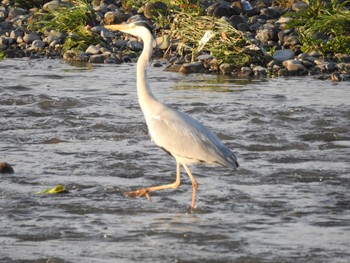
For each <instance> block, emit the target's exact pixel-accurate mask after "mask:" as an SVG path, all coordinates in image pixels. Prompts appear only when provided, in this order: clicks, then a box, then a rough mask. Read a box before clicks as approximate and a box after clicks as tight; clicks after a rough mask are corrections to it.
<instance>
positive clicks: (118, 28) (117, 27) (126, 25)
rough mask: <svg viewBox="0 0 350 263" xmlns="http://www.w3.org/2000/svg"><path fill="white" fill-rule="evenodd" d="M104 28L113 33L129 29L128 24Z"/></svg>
mask: <svg viewBox="0 0 350 263" xmlns="http://www.w3.org/2000/svg"><path fill="white" fill-rule="evenodd" d="M104 28H107V29H109V30H113V31H117V30H119V31H122V30H126V29H128V28H129V25H128V24H118V25H106V26H104Z"/></svg>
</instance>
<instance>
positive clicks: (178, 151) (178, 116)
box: [147, 106, 238, 168]
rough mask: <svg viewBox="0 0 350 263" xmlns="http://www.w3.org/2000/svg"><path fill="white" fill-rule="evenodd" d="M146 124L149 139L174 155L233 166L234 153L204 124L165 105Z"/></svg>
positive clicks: (234, 163) (235, 166) (235, 165)
mask: <svg viewBox="0 0 350 263" xmlns="http://www.w3.org/2000/svg"><path fill="white" fill-rule="evenodd" d="M147 125H148V128H149V132H150V134H151V138H152V140H153V141H154V142H155V143H156V144H157V145H158V146H159V147H162V148H163V149H164V150H166V151H167V152H169V153H170V154H171V155H173V156H174V157H175V158H177V159H182V160H186V161H187V162H188V163H190V162H206V163H209V164H221V165H224V166H230V167H232V168H237V167H238V163H237V159H236V157H235V155H234V154H233V153H232V152H231V150H230V149H228V148H227V147H226V146H225V145H223V144H222V143H221V141H220V140H219V139H218V138H217V137H216V136H215V135H214V134H213V133H212V132H211V131H210V130H209V129H208V128H206V127H205V126H203V125H202V124H201V123H199V122H198V121H197V120H195V119H193V118H191V117H190V116H188V115H186V114H185V113H182V112H179V111H176V110H173V109H171V108H168V107H166V106H165V108H163V109H162V111H161V112H160V114H158V115H153V116H152V117H151V118H150V119H149V120H148V121H147Z"/></svg>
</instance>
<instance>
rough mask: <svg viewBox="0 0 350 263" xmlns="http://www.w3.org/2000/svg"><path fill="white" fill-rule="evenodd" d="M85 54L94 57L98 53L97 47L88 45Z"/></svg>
mask: <svg viewBox="0 0 350 263" xmlns="http://www.w3.org/2000/svg"><path fill="white" fill-rule="evenodd" d="M85 53H87V54H93V55H96V54H98V53H100V48H99V47H97V46H95V45H90V46H89V47H88V48H87V49H86V50H85Z"/></svg>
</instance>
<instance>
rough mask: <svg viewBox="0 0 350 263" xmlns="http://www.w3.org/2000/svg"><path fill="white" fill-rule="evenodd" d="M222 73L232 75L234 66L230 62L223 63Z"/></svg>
mask: <svg viewBox="0 0 350 263" xmlns="http://www.w3.org/2000/svg"><path fill="white" fill-rule="evenodd" d="M219 69H220V72H221V74H223V75H230V74H232V71H233V66H232V65H231V64H229V63H222V64H221V65H220V67H219Z"/></svg>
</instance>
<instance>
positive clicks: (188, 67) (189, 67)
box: [179, 62, 205, 74]
mask: <svg viewBox="0 0 350 263" xmlns="http://www.w3.org/2000/svg"><path fill="white" fill-rule="evenodd" d="M204 70H205V68H204V65H203V63H202V62H193V63H184V64H182V65H181V67H180V69H179V72H181V73H185V74H190V73H201V72H204Z"/></svg>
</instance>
